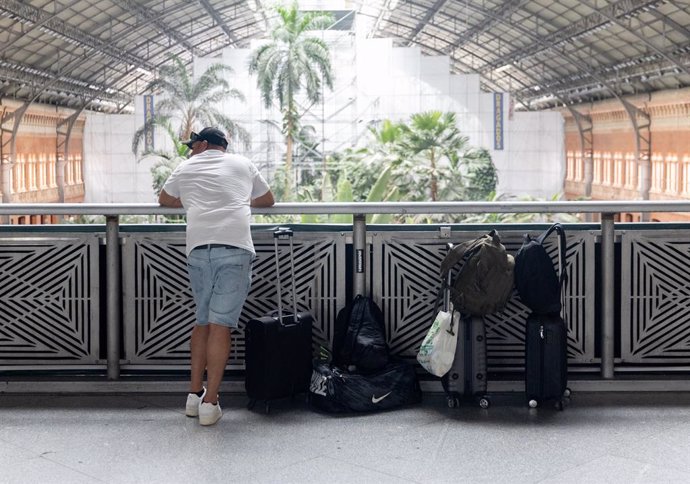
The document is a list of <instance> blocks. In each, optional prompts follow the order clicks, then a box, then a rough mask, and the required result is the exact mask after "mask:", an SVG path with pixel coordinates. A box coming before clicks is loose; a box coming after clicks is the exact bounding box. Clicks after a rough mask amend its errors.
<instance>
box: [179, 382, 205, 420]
mask: <svg viewBox="0 0 690 484" xmlns="http://www.w3.org/2000/svg"><path fill="white" fill-rule="evenodd" d="M203 388H204V393H203V394H202V395H201V396H200V397H199V396H197V394H196V393H190V394H189V395H187V406H186V408H185V412H184V414H185V415H186V416H187V417H198V416H199V405H201V402H202V401H203V399H204V396H205V395H206V387H203Z"/></svg>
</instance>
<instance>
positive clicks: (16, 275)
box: [0, 233, 100, 365]
mask: <svg viewBox="0 0 690 484" xmlns="http://www.w3.org/2000/svg"><path fill="white" fill-rule="evenodd" d="M98 270H99V261H98V238H97V237H96V236H95V235H93V234H88V235H81V236H80V235H78V234H73V233H72V234H65V235H64V236H56V235H55V234H52V235H48V234H35V233H32V234H31V235H30V236H29V235H27V234H24V235H23V236H18V237H14V236H12V237H3V238H2V239H0V365H18V364H32V363H33V364H36V363H43V362H49V363H50V364H96V363H97V360H98V342H99V307H100V306H99V282H98V281H99V277H98Z"/></svg>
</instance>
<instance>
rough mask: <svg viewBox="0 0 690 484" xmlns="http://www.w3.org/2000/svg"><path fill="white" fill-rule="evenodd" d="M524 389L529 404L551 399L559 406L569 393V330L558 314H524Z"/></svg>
mask: <svg viewBox="0 0 690 484" xmlns="http://www.w3.org/2000/svg"><path fill="white" fill-rule="evenodd" d="M525 393H526V394H527V403H528V405H529V406H530V407H531V408H536V407H537V406H538V405H539V404H541V403H543V402H545V401H548V400H552V401H555V403H556V407H557V408H558V409H559V410H563V405H564V404H565V402H566V398H567V397H568V396H570V389H569V388H568V330H567V328H566V325H565V321H563V318H561V317H560V316H559V315H557V314H554V315H543V314H530V316H529V317H528V318H527V335H526V338H525Z"/></svg>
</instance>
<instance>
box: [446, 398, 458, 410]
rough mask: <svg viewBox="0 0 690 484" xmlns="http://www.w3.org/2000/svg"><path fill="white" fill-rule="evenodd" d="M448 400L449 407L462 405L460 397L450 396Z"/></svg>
mask: <svg viewBox="0 0 690 484" xmlns="http://www.w3.org/2000/svg"><path fill="white" fill-rule="evenodd" d="M446 401H447V403H448V408H456V407H459V406H460V399H458V398H455V397H448V398H447V399H446Z"/></svg>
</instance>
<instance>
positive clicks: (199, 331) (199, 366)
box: [189, 325, 209, 393]
mask: <svg viewBox="0 0 690 484" xmlns="http://www.w3.org/2000/svg"><path fill="white" fill-rule="evenodd" d="M208 327H209V325H204V326H199V325H194V329H193V330H192V343H191V350H192V365H191V366H192V372H191V373H192V375H191V380H190V383H189V391H190V392H192V393H197V392H199V391H201V389H202V388H203V386H204V370H206V346H207V344H208V334H209V328H208Z"/></svg>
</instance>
